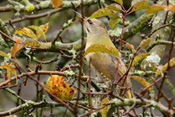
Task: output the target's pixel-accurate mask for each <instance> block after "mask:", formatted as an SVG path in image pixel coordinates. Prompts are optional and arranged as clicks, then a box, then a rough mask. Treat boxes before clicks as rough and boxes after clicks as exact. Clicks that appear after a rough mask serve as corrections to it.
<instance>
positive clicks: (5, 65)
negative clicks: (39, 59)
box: [0, 64, 16, 76]
mask: <svg viewBox="0 0 175 117" xmlns="http://www.w3.org/2000/svg"><path fill="white" fill-rule="evenodd" d="M0 67H2V68H5V69H6V70H7V71H9V72H10V73H12V74H13V75H14V76H16V70H15V68H14V67H12V66H11V65H7V64H3V65H1V66H0Z"/></svg>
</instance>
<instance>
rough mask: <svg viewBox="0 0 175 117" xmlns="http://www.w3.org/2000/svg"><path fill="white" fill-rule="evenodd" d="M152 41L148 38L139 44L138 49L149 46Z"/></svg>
mask: <svg viewBox="0 0 175 117" xmlns="http://www.w3.org/2000/svg"><path fill="white" fill-rule="evenodd" d="M151 41H152V39H151V38H148V39H144V40H142V41H141V42H140V45H139V47H140V48H144V47H145V46H148V45H149V44H150V42H151Z"/></svg>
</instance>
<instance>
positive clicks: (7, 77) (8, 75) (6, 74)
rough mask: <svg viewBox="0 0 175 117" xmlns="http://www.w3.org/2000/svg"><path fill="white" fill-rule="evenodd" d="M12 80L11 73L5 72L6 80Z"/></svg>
mask: <svg viewBox="0 0 175 117" xmlns="http://www.w3.org/2000/svg"><path fill="white" fill-rule="evenodd" d="M8 79H10V71H8V70H5V80H8ZM8 85H9V86H10V82H9V83H8Z"/></svg>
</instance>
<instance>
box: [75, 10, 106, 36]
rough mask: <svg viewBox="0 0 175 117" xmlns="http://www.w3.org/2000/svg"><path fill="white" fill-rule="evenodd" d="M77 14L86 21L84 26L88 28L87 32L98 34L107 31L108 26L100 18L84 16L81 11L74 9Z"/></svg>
mask: <svg viewBox="0 0 175 117" xmlns="http://www.w3.org/2000/svg"><path fill="white" fill-rule="evenodd" d="M74 12H75V13H76V14H77V16H78V17H79V18H81V19H83V21H84V27H85V29H86V32H87V34H98V33H101V34H102V33H107V30H106V27H105V25H104V23H103V22H101V21H100V20H98V19H95V18H93V19H90V18H83V17H82V15H81V14H80V13H78V12H77V11H74Z"/></svg>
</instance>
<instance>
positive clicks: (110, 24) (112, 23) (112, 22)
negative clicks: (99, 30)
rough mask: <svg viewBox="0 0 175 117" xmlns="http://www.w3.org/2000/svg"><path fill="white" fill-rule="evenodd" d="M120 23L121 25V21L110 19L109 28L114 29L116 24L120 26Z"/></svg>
mask: <svg viewBox="0 0 175 117" xmlns="http://www.w3.org/2000/svg"><path fill="white" fill-rule="evenodd" d="M118 23H119V19H110V20H109V22H108V25H109V27H110V28H111V29H113V28H114V26H115V25H116V24H118Z"/></svg>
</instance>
